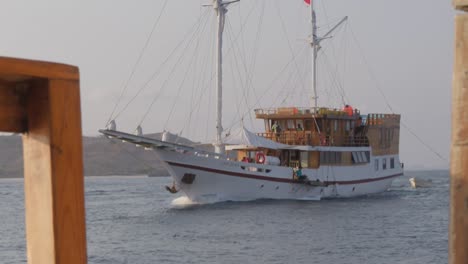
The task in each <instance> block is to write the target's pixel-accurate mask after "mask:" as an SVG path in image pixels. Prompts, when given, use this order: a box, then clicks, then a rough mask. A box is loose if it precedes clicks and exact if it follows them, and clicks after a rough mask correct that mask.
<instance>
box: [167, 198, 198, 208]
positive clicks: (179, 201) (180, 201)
mask: <svg viewBox="0 0 468 264" xmlns="http://www.w3.org/2000/svg"><path fill="white" fill-rule="evenodd" d="M171 205H172V206H173V207H177V208H184V207H189V206H194V205H199V203H196V202H193V201H192V200H190V199H189V198H188V197H187V196H181V197H177V198H175V199H174V200H172V202H171Z"/></svg>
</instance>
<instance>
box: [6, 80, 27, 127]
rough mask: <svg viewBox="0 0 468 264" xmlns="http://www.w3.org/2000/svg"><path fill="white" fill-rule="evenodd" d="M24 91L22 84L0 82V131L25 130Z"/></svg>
mask: <svg viewBox="0 0 468 264" xmlns="http://www.w3.org/2000/svg"><path fill="white" fill-rule="evenodd" d="M26 89H27V88H26ZM25 92H26V90H25V89H24V88H23V84H19V85H18V84H15V83H8V82H0V131H4V132H15V133H22V132H25V131H26V128H27V127H26V111H25V108H24V105H25V96H24V95H25Z"/></svg>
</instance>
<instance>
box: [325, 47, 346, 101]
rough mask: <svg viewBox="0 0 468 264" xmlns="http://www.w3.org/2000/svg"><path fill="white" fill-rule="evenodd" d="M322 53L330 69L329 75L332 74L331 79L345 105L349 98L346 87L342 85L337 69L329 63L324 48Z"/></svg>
mask: <svg viewBox="0 0 468 264" xmlns="http://www.w3.org/2000/svg"><path fill="white" fill-rule="evenodd" d="M322 54H323V57H324V61H325V64H326V66H327V67H328V68H330V70H329V71H328V75H329V76H330V80H331V81H332V84H333V85H334V86H335V87H336V89H337V91H338V93H339V95H340V97H341V102H342V103H343V105H345V104H346V103H345V99H346V101H348V98H347V97H346V93H345V91H344V88H343V87H342V85H341V83H340V82H339V81H338V77H337V75H338V74H336V69H332V67H331V65H330V64H329V60H328V56H327V54H326V53H325V52H324V51H323V50H322Z"/></svg>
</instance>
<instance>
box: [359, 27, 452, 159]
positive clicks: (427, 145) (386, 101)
mask: <svg viewBox="0 0 468 264" xmlns="http://www.w3.org/2000/svg"><path fill="white" fill-rule="evenodd" d="M350 31H351V33H352V35H353V37H354V40H355V41H356V44H357V46H358V48H359V50H360V52H361V56H362V57H363V60H364V63H365V64H366V66H367V68H368V71H369V73H370V74H371V76H372V78H373V80H374V82H375V83H376V87H377V89H378V90H379V92H380V94H381V95H382V97H383V98H384V100H385V104H386V105H387V107H388V109H389V110H390V111H391V112H392V114H394V113H395V112H394V111H393V108H392V106H391V105H390V103H389V102H388V100H387V98H386V97H385V94H384V93H383V91H382V89H381V88H380V86H379V83H378V82H377V80H376V78H375V76H374V74H373V72H372V71H371V69H370V67H369V64H368V63H367V60H366V57H365V56H364V54H363V52H362V48H361V45H359V42H358V40H357V38H356V35H355V34H354V31H353V29H352V27H351V26H350ZM401 124H402V126H403V127H404V128H406V129H407V130H408V132H410V134H411V135H413V136H414V137H415V138H416V139H417V140H418V141H419V142H420V143H421V144H423V145H424V146H425V147H426V148H427V149H428V150H429V151H431V152H432V153H433V154H435V155H436V156H437V157H439V158H440V159H441V160H443V161H448V160H447V158H445V157H444V156H442V155H441V154H439V153H438V152H437V151H435V150H434V149H433V148H432V147H431V146H430V145H429V144H427V143H426V142H425V141H423V140H422V139H421V138H420V137H418V135H416V133H414V132H413V131H412V130H411V129H410V128H409V127H408V126H407V125H406V124H405V123H404V122H403V121H401Z"/></svg>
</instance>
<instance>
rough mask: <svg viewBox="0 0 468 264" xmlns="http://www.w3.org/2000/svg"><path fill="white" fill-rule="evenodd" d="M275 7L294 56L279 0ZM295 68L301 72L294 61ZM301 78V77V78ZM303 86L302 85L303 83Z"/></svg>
mask: <svg viewBox="0 0 468 264" xmlns="http://www.w3.org/2000/svg"><path fill="white" fill-rule="evenodd" d="M275 4H276V5H275V6H276V11H277V12H278V16H279V18H280V21H281V28H282V30H283V33H284V35H285V37H286V40H287V43H288V47H289V51H290V52H291V54H292V55H293V54H294V52H293V48H292V46H291V41H290V40H289V36H288V32H287V30H286V25H285V24H284V19H283V16H282V15H281V10H280V8H279V5H278V0H276V1H275ZM294 66H296V71H297V72H299V66H298V65H297V61H296V60H294ZM299 77H300V76H299ZM301 84H302V83H301ZM302 89H305V87H302Z"/></svg>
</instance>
